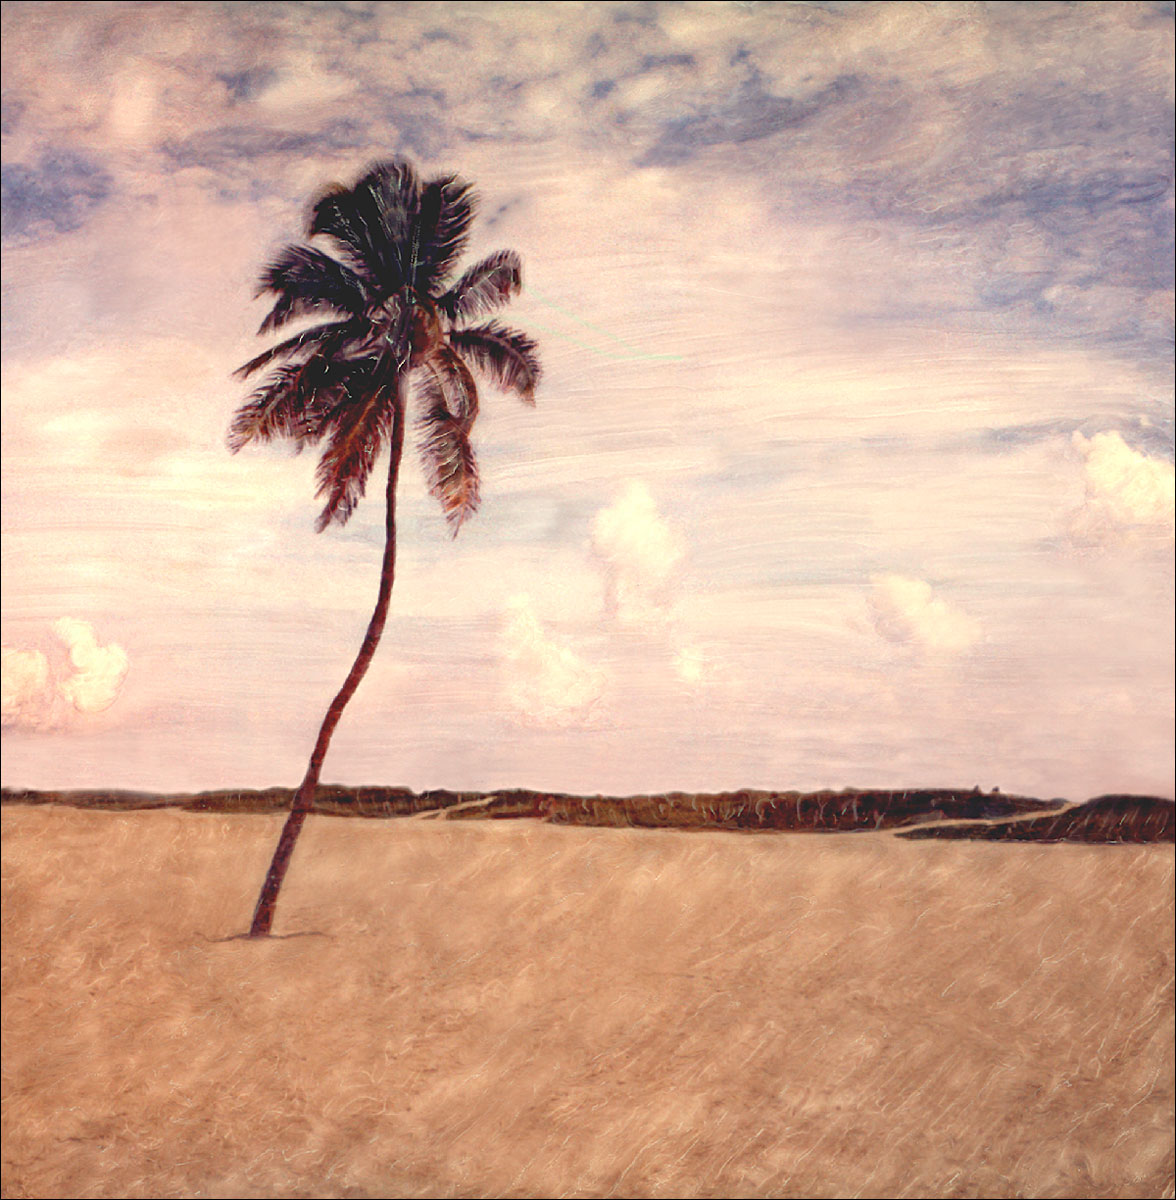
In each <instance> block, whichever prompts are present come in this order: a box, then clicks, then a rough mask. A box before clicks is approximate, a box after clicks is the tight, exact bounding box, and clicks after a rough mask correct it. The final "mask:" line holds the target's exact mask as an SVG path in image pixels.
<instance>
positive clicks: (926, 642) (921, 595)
mask: <svg viewBox="0 0 1176 1200" xmlns="http://www.w3.org/2000/svg"><path fill="white" fill-rule="evenodd" d="M872 582H873V585H874V587H873V593H872V594H871V596H870V611H871V614H872V615H873V618H874V628H875V629H876V630H877V631H878V634H879V635H880V636H881V637H883V638H885V639H886V641H888V642H894V643H896V644H899V645H908V646H914V647H916V648H918V649H921V650H924V651H928V652H930V653H934V654H959V653H961V652H963V651H964V650H967V649H968V648H969V647H971V646H973V645H974V644H975V643H976V642H977V641H979V640H980V636H981V632H982V631H981V628H980V625H979V623H978V622H976V621H974V620H973V619H972V618H971V617H969V616H968V615H967V614H966V613H963V612H960V611H959V609H956V608H952V607H951V605H949V604H948V603H947V602H946V601H945V600H941V599H939V598H938V597H937V596H935V595H934V592H933V590H932V587H931V585H930V584H929V583H926V582H925V581H924V580H922V579H911V578H909V577H908V576H905V575H880V576H876V577H875V578H874V579H873V581H872Z"/></svg>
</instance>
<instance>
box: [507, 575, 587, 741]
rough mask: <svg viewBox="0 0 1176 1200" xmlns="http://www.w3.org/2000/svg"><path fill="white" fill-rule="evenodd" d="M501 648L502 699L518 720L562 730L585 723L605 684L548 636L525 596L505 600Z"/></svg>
mask: <svg viewBox="0 0 1176 1200" xmlns="http://www.w3.org/2000/svg"><path fill="white" fill-rule="evenodd" d="M501 649H502V661H503V667H504V670H505V674H506V689H507V694H508V696H509V698H510V701H511V703H512V705H513V707H514V709H515V711H516V713H517V714H518V715H519V716H520V717H522V718H523V719H524V720H526V721H527V722H529V723H532V724H536V725H542V726H548V727H554V728H567V727H570V726H575V725H584V724H588V723H589V722H590V721H591V720H592V718H593V717H594V716H595V714H596V711H597V710H598V708H599V704H600V701H601V699H602V697H603V695H604V690H605V685H606V683H607V676H606V674H605V672H604V671H603V670H601V669H600V668H598V667H593V666H591V665H590V664H589V663H587V662H585V661H584V660H583V659H582V658H581V657H580V656H579V655H578V654H576V653H575V651H574V650H572V649H571V648H570V647H569V646H567V645H566V644H565V643H563V642H562V641H561V640H560V639H558V638H556V637H553V636H552V635H551V634H549V633H548V632H547V631H546V630H545V629H544V628H543V625H542V624H541V623H540V621H539V618H538V617H537V616H536V614H535V610H534V608H533V606H532V602H531V599H530V597H528V596H516V597H515V598H514V599H513V600H512V601H511V604H510V616H509V619H508V623H507V626H506V629H505V630H504V632H503V636H502V643H501Z"/></svg>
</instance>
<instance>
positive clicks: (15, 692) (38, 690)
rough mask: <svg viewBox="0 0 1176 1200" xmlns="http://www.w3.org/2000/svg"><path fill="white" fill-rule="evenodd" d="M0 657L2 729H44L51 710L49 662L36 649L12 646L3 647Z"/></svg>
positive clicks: (51, 693) (51, 696)
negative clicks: (0, 672)
mask: <svg viewBox="0 0 1176 1200" xmlns="http://www.w3.org/2000/svg"><path fill="white" fill-rule="evenodd" d="M2 655H3V723H4V727H5V728H6V729H8V728H23V729H43V728H45V727H46V726H47V725H48V724H49V718H50V713H51V711H52V707H53V688H52V686H51V684H50V681H49V660H48V659H47V658H46V657H45V655H43V654H42V653H41V652H40V651H39V650H20V649H17V648H16V647H15V646H5V647H4V648H3V651H2Z"/></svg>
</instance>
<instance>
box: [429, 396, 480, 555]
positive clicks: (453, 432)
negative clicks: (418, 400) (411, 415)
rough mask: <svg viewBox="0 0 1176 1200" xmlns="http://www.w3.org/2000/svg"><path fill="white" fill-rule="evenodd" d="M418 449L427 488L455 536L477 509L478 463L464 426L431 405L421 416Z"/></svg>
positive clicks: (450, 415) (445, 411)
mask: <svg viewBox="0 0 1176 1200" xmlns="http://www.w3.org/2000/svg"><path fill="white" fill-rule="evenodd" d="M420 452H421V462H422V464H423V466H424V469H425V478H426V479H427V480H428V483H429V491H430V492H432V493H433V495H434V496H436V497H437V499H438V500H439V501H440V502H441V508H442V510H443V511H444V513H445V519H446V520H447V521H448V522H449V527H450V529H451V530H452V531H453V535H454V537H456V536H457V531H458V530H459V529H460V528H461V526H462V522H463V521H465V520H466V518H467V517H471V516H473V514H474V513H475V512H477V510H478V499H479V497H478V465H477V463H476V461H475V460H474V451H473V447H472V446H471V445H470V439H469V434H468V433H467V431H466V428H465V427H463V425H462V423H461V422H460V421H459V420H458V419H457V418H456V417H454V416H453V414H452V413H450V412H449V410H448V409H447V408H446V407H445V405H444V404H440V403H436V404H433V405H432V406H431V407H430V408H428V409H427V410H426V412H425V414H424V415H423V416H422V417H421V419H420Z"/></svg>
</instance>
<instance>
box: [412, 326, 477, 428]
mask: <svg viewBox="0 0 1176 1200" xmlns="http://www.w3.org/2000/svg"><path fill="white" fill-rule="evenodd" d="M417 394H418V396H419V399H420V401H421V403H422V406H423V407H424V408H425V409H426V411H430V412H431V411H432V410H434V409H436V408H444V409H445V411H446V412H447V413H448V414H449V415H450V416H451V417H452V418H453V419H454V420H455V421H457V423H458V424H459V425H460V426H461V427H462V429H464V430H465V431H466V432H468V431H469V429H470V427H471V426H472V425H473V423H474V418H475V417H477V415H478V385H477V384H476V383H475V382H474V377H473V375H471V374H470V369H469V367H467V366H466V365H465V363H464V362H463V361H462V359H461V355H459V354H457V353H455V352H454V351H453V350H452V349H451V348H450V347H449V346H441V347H439V348H438V350H437V351H436V353H434V354H433V355H432V356H430V357H429V358H427V359H426V360H425V361H424V363H422V364H421V371H420V375H419V376H418V377H417Z"/></svg>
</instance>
